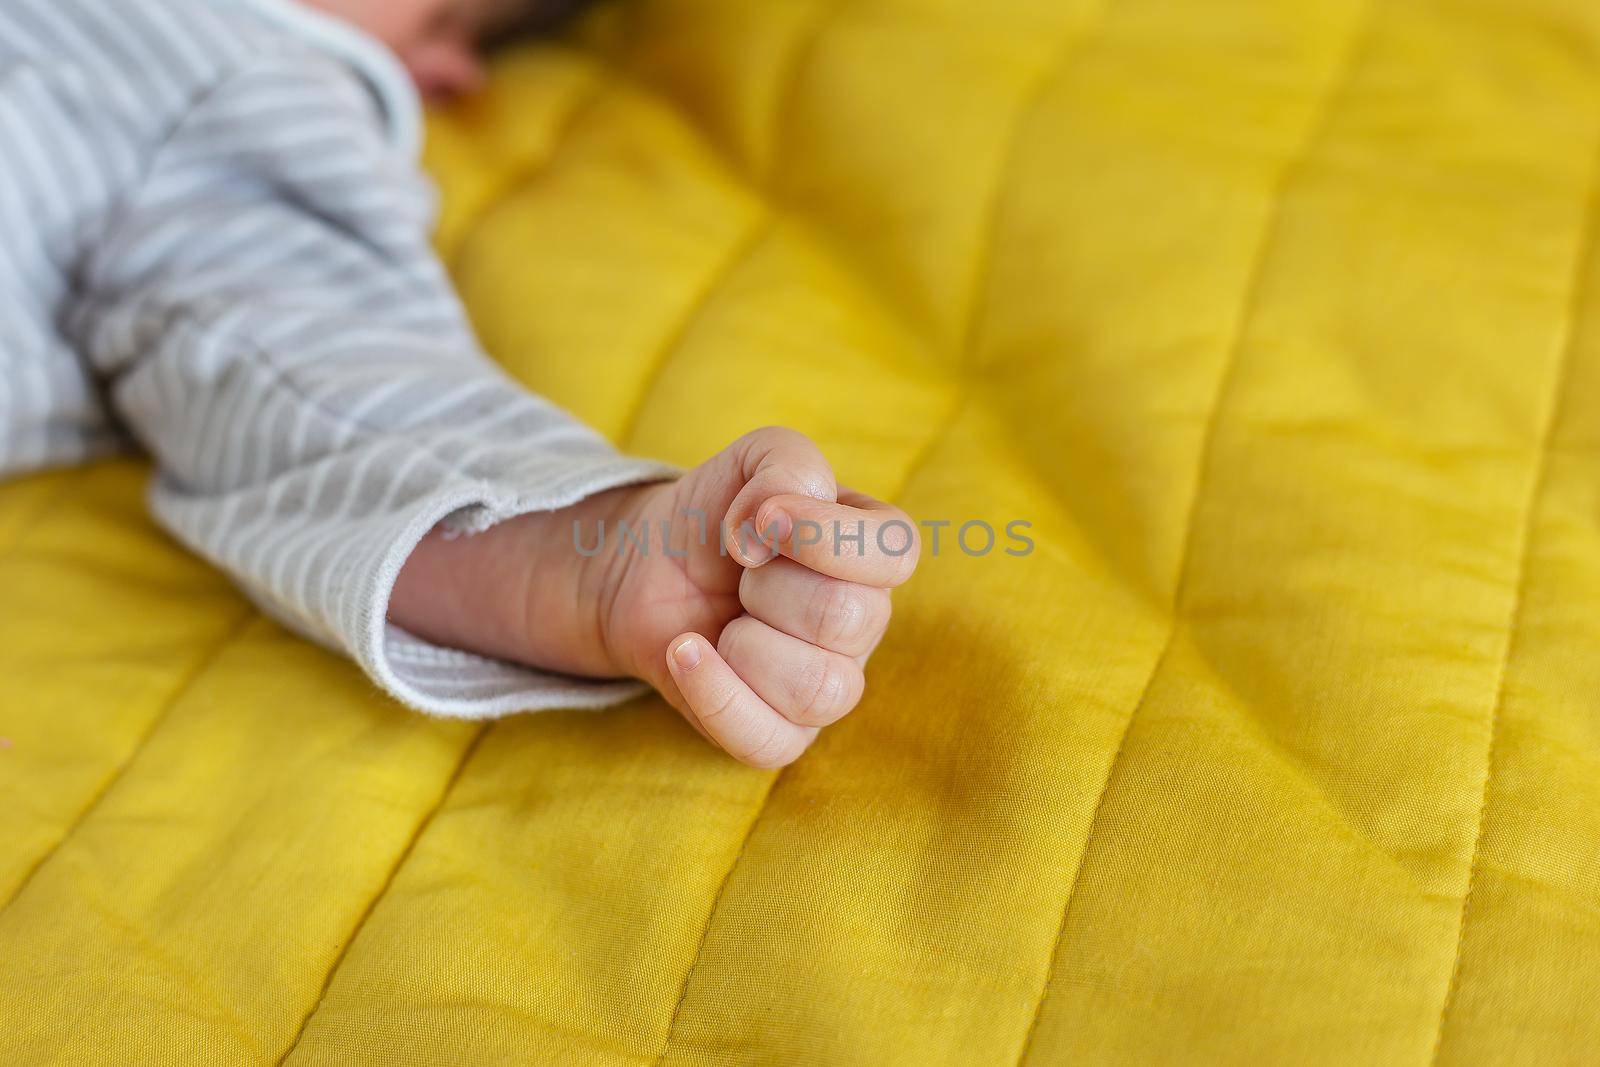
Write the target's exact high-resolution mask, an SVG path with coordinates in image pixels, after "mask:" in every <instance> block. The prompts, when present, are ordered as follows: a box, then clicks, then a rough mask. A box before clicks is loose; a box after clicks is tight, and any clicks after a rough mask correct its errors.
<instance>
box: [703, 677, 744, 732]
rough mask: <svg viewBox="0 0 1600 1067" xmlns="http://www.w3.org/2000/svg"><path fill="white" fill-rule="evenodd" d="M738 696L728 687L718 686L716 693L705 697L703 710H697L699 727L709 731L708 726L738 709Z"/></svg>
mask: <svg viewBox="0 0 1600 1067" xmlns="http://www.w3.org/2000/svg"><path fill="white" fill-rule="evenodd" d="M738 704H739V694H738V692H737V691H736V690H735V689H734V688H733V687H732V686H731V685H730V686H720V687H718V689H717V691H716V692H714V693H712V694H710V696H708V697H707V699H706V702H705V706H704V708H701V709H699V711H698V714H699V716H700V723H701V725H703V726H705V727H706V728H707V729H710V724H711V723H712V722H714V721H715V720H717V719H720V718H723V717H725V716H727V715H729V714H730V713H732V712H733V710H734V709H735V708H736V707H738Z"/></svg>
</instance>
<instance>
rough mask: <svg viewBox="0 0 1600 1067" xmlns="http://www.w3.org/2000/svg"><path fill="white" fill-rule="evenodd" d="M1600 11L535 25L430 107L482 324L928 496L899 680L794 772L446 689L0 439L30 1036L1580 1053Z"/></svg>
mask: <svg viewBox="0 0 1600 1067" xmlns="http://www.w3.org/2000/svg"><path fill="white" fill-rule="evenodd" d="M1597 56H1600V9H1597V8H1595V7H1594V5H1592V4H1585V3H1578V2H1576V0H1460V2H1453V3H1452V2H1444V0H1304V2H1296V3H1292V4H1291V3H1284V2H1283V0H1207V2H1203V3H1202V2H1196V0H1103V2H1097V0H842V2H836V0H632V2H627V3H619V4H615V5H613V6H610V7H607V8H604V9H602V10H601V11H599V12H597V14H596V16H595V17H593V18H591V19H589V20H588V21H587V22H586V23H585V24H584V25H583V27H582V29H581V31H580V33H579V34H578V35H577V37H576V38H575V39H574V40H573V41H571V42H569V43H566V44H562V45H559V46H548V47H541V48H536V49H524V50H522V51H520V52H518V53H515V54H513V55H511V56H508V57H507V58H506V59H505V60H504V61H503V63H502V64H501V65H500V67H499V69H498V72H497V76H496V78H495V80H494V83H493V86H492V88H491V90H490V91H489V92H488V93H487V94H486V96H485V97H484V98H483V99H482V100H480V101H476V102H474V103H472V104H470V105H469V106H467V107H464V108H462V109H460V110H458V111H457V112H454V113H452V114H450V115H448V116H445V117H442V118H441V119H440V120H439V121H438V122H437V123H436V126H435V129H434V131H433V132H434V137H433V142H432V148H431V155H432V164H433V167H434V170H435V171H436V173H437V174H438V175H439V177H440V179H441V182H442V184H443V187H444V190H445V208H446V210H445V218H444V226H443V230H442V233H441V238H440V240H441V246H442V248H443V249H444V251H445V253H446V255H447V256H448V257H449V258H450V261H451V263H452V267H453V269H454V271H455V273H456V276H457V277H458V279H459V282H460V284H461V286H462V289H463V292H464V293H465V296H466V299H467V301H468V303H469V304H470V306H471V308H472V309H473V311H474V313H475V315H476V317H477V319H478V321H479V323H480V325H481V329H482V332H483V335H484V338H485V340H486V342H487V343H488V345H489V346H490V348H491V349H492V350H493V351H494V352H495V353H496V354H497V355H498V356H499V357H500V358H502V359H503V360H504V361H505V362H506V363H507V364H508V365H509V366H510V367H511V368H512V369H513V370H514V371H515V373H517V374H518V375H520V376H521V377H522V378H523V379H524V380H525V381H527V382H528V384H529V385H531V386H532V387H534V388H535V389H538V390H540V391H541V392H544V393H546V394H548V395H549V396H551V397H553V398H554V399H555V400H557V401H558V402H560V403H562V404H565V405H567V406H569V407H571V408H572V409H574V410H575V411H577V412H578V413H579V414H581V415H582V416H584V417H586V418H587V419H589V420H591V421H592V422H593V423H595V424H596V425H598V426H599V427H601V428H602V429H604V430H605V431H606V432H608V433H609V434H611V435H613V436H614V437H615V438H616V439H618V440H619V441H621V442H622V443H624V444H625V445H626V446H628V447H629V448H631V449H634V450H637V451H640V452H643V453H647V454H652V455H656V456H660V457H664V458H667V459H670V460H674V461H678V462H683V463H692V462H696V461H698V460H699V459H701V458H703V457H705V456H706V455H708V454H709V453H710V452H712V451H713V450H715V449H717V448H719V447H720V446H722V445H724V444H725V443H727V442H728V441H729V440H731V439H732V438H734V437H735V436H737V435H738V434H739V433H741V432H742V431H744V430H747V429H749V428H751V427H752V426H756V425H760V424H763V423H774V422H775V423H787V424H790V425H793V426H796V427H798V428H800V429H802V430H805V431H807V432H809V433H811V434H812V435H814V436H815V437H816V438H817V439H818V440H820V441H821V442H822V444H823V445H824V447H825V448H826V449H827V451H828V452H829V454H830V455H831V456H832V457H833V458H834V459H835V460H836V462H837V466H838V468H839V470H840V471H841V474H842V476H843V477H844V479H845V480H846V481H848V482H851V483H854V484H856V485H857V486H858V487H860V488H862V489H864V490H867V491H870V492H874V493H877V494H880V495H885V496H889V497H892V498H894V499H895V500H897V501H898V502H899V503H901V504H902V505H903V506H905V507H906V508H907V509H908V510H910V511H911V512H912V513H913V514H915V515H916V516H918V517H919V518H921V519H924V520H930V521H936V522H949V523H951V524H952V525H950V526H949V527H943V528H941V544H940V550H939V552H938V553H937V554H936V555H934V556H933V558H929V559H928V560H927V561H926V563H925V564H924V567H923V569H922V572H921V574H920V575H919V577H918V579H917V580H916V582H915V583H914V584H913V585H911V586H909V587H907V588H906V589H905V590H904V591H903V593H902V594H901V595H900V596H899V599H898V610H899V615H898V619H897V622H896V625H895V627H894V628H893V629H892V630H891V633H890V636H889V638H888V640H887V642H886V643H885V644H884V646H883V647H882V649H881V651H880V652H879V654H878V655H877V657H876V658H875V659H874V661H873V663H872V666H871V669H870V671H869V685H870V688H869V695H868V698H867V700H866V702H865V703H864V705H863V706H862V707H861V709H860V710H859V711H858V712H857V713H856V714H855V715H854V716H853V717H852V718H850V719H849V720H848V721H847V722H845V723H844V724H842V725H840V726H839V727H837V728H835V729H832V730H830V731H828V732H826V733H825V735H824V736H823V738H822V740H821V741H820V742H819V744H818V745H817V746H816V747H815V748H814V749H813V751H812V752H811V754H810V755H808V756H807V757H806V758H805V759H804V760H802V761H801V762H800V763H799V764H797V765H796V766H794V767H793V768H791V769H789V770H786V771H784V772H782V773H780V774H777V775H771V774H763V773H759V772H755V771H750V770H746V769H743V768H741V767H739V766H737V765H735V764H733V763H732V762H731V761H729V760H727V759H725V758H721V757H719V756H717V755H716V754H714V753H713V752H712V751H710V750H709V749H708V748H707V747H706V746H705V745H704V744H702V743H701V742H700V740H699V739H698V738H697V737H696V736H695V735H694V734H693V733H692V732H691V731H690V730H689V729H688V728H687V727H685V726H684V725H682V724H681V723H680V722H679V721H677V719H676V717H675V716H674V715H673V714H672V713H671V712H669V711H668V710H667V708H666V707H665V706H664V705H663V704H662V703H660V702H659V701H657V700H641V701H639V702H637V703H635V704H632V705H630V706H628V707H625V708H622V709H619V710H615V711H611V712H606V713H599V714H595V713H566V712H557V713H551V714H545V715H539V716H531V717H521V718H517V719H513V720H508V721H505V722H503V723H499V724H496V725H492V726H488V727H479V726H476V725H472V724H461V723H441V722H433V721H427V720H424V719H422V718H419V717H416V716H413V715H410V714H407V713H405V712H403V711H402V710H400V709H399V708H397V707H395V706H393V705H391V704H390V703H388V702H386V701H385V700H383V699H382V698H380V697H379V696H377V695H376V694H375V693H374V691H373V690H372V688H371V687H370V686H369V685H368V684H367V683H366V682H364V681H363V680H362V679H361V678H360V677H359V676H358V675H357V674H356V672H355V671H354V670H353V669H352V668H351V667H350V666H349V665H347V664H345V663H343V662H341V661H339V660H337V659H335V658H334V657H332V656H330V655H328V654H326V653H324V652H321V651H319V650H317V649H315V648H312V647H311V646H309V645H307V644H305V643H303V642H301V641H299V640H296V639H294V638H292V637H290V636H288V635H287V634H285V633H284V632H283V631H281V630H280V629H279V628H278V627H276V626H275V625H273V624H271V623H269V622H267V621H264V620H263V619H261V618H260V617H259V616H257V615H256V614H254V613H253V612H252V611H251V610H250V609H249V608H248V607H247V606H246V604H245V603H244V601H243V600H242V599H241V598H240V597H239V596H238V595H237V594H236V593H234V592H233V591H231V590H230V589H229V587H228V586H227V584H226V583H225V582H224V581H223V580H222V579H221V578H220V577H219V576H217V575H216V574H214V573H212V572H210V571H208V570H207V569H206V568H205V567H204V566H203V565H201V564H200V563H198V562H196V561H195V560H193V559H191V558H189V557H188V556H186V555H185V554H184V553H183V552H181V551H180V550H178V549H177V548H176V547H175V546H174V545H173V544H171V543H170V542H169V541H167V540H166V539H165V538H164V537H163V536H161V535H160V534H159V533H158V532H157V531H156V530H154V529H153V528H152V527H151V525H150V524H149V522H148V521H147V520H146V519H145V517H144V515H143V511H142V508H141V503H140V499H139V494H140V490H141V485H142V483H143V481H144V480H145V478H146V476H147V475H146V471H145V470H144V468H143V467H142V466H140V465H138V464H136V463H134V462H131V461H130V462H125V463H112V464H107V465H101V466H98V467H94V468H91V469H88V470H84V471H74V472H66V473H59V474H52V475H48V476H43V477H37V478H33V479H29V480H25V481H22V482H18V483H14V484H11V485H9V486H6V487H4V488H3V489H0V1062H4V1063H7V1064H32V1063H45V1062H73V1063H107V1064H114V1063H136V1062H149V1063H155V1062H161V1063H178V1062H193V1063H204V1064H224V1063H241V1064H245V1063H251V1064H254V1063H276V1062H279V1061H280V1060H283V1059H286V1060H287V1062H288V1063H291V1064H341V1065H342V1064H349V1063H362V1062H382V1063H417V1064H422V1063H429V1064H460V1063H496V1062H507V1063H509V1062H523V1063H544V1064H579V1063H594V1064H635V1063H639V1064H650V1063H658V1062H665V1063H674V1064H675V1063H685V1064H687V1063H707V1064H709V1063H715V1064H747V1063H808V1064H809V1063H815V1064H860V1065H863V1067H866V1065H872V1067H877V1065H882V1064H904V1065H914V1067H924V1065H934V1064H950V1065H963V1067H964V1065H968V1064H1004V1065H1008V1067H1009V1065H1011V1064H1021V1065H1023V1067H1029V1065H1038V1064H1068V1063H1074V1064H1075V1063H1128V1064H1141V1063H1163V1062H1166V1063H1170V1062H1201V1063H1247V1064H1257V1063H1293V1064H1312V1063H1362V1064H1365V1063H1385V1064H1389V1063H1392V1064H1416V1065H1422V1064H1428V1063H1430V1062H1435V1061H1437V1062H1443V1063H1452V1064H1454V1063H1483V1064H1498V1063H1507V1062H1513V1061H1516V1062H1528V1063H1540V1064H1546V1063H1556V1062H1572V1063H1581V1062H1595V1061H1596V1060H1597V1059H1600V656H1597V649H1600V272H1597V271H1596V257H1597V254H1600V252H1597V247H1596V240H1595V230H1596V225H1597V224H1596V220H1595V215H1596V204H1597V193H1596V190H1597V187H1600V176H1597V159H1600V59H1597ZM1013 520H1021V521H1024V522H1028V523H1031V524H1032V525H1031V526H1030V527H1028V528H1027V533H1028V535H1029V536H1030V537H1031V538H1032V539H1033V541H1034V543H1035V546H1036V547H1035V550H1034V551H1033V552H1032V553H1031V554H1028V555H1025V556H1011V555H1007V554H1006V553H1005V551H1004V549H1005V548H1006V547H1014V545H1012V544H1011V543H1010V542H1008V541H1007V540H1006V539H1005V537H1004V532H1003V531H1004V527H1005V525H1006V524H1007V523H1009V522H1011V521H1013ZM978 521H981V522H986V523H988V524H990V525H991V526H992V527H994V528H995V529H996V530H997V531H1000V540H999V543H998V545H997V547H996V548H995V549H994V550H993V551H990V552H988V553H986V554H968V553H967V552H966V551H963V548H962V546H961V541H960V539H959V538H958V533H959V529H960V527H961V526H962V525H963V524H965V523H969V522H978ZM930 540H931V539H930ZM983 540H984V538H983V534H982V527H977V526H974V527H971V528H969V529H968V531H967V540H966V544H967V546H968V548H972V549H976V548H981V547H982V545H983Z"/></svg>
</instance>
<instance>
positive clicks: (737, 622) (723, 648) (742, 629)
mask: <svg viewBox="0 0 1600 1067" xmlns="http://www.w3.org/2000/svg"><path fill="white" fill-rule="evenodd" d="M752 621H753V620H751V619H749V618H748V617H746V616H740V617H739V618H737V619H734V620H733V621H732V622H730V623H728V625H726V626H724V627H723V628H722V633H721V634H720V635H718V637H717V655H719V656H721V657H722V658H723V659H724V660H726V661H727V662H728V663H729V664H730V665H731V664H732V663H733V661H734V660H736V659H738V658H739V649H740V647H741V646H743V644H744V643H745V641H746V640H748V636H747V635H748V633H749V623H751V622H752Z"/></svg>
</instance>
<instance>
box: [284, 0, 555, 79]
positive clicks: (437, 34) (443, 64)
mask: <svg viewBox="0 0 1600 1067" xmlns="http://www.w3.org/2000/svg"><path fill="white" fill-rule="evenodd" d="M305 2H306V3H308V4H310V5H311V6H312V7H315V8H320V9H321V10H322V11H324V12H326V13H328V14H330V15H333V16H335V17H336V18H340V19H343V20H344V21H346V22H349V23H353V24H354V25H356V26H358V27H360V28H361V29H363V30H365V31H366V32H367V33H369V34H371V35H372V36H373V37H376V38H377V39H378V40H380V41H382V42H383V43H384V44H386V45H388V46H389V47H390V48H391V49H392V50H393V51H394V53H395V55H397V56H398V57H399V58H400V61H401V62H402V63H404V64H405V66H406V69H407V70H409V71H410V72H411V77H412V78H413V79H414V80H415V81H416V83H417V88H418V89H420V90H421V91H422V94H423V95H424V96H426V97H428V98H429V99H431V100H438V99H442V98H445V97H451V96H456V95H458V94H460V93H464V92H468V91H470V90H471V89H474V88H476V87H477V86H478V84H479V83H480V82H482V81H483V60H482V50H483V48H484V46H485V45H486V44H487V43H489V42H490V41H492V40H494V39H495V38H497V37H499V36H502V35H503V34H505V33H508V32H510V31H511V30H513V29H516V28H518V27H520V26H523V25H534V26H537V25H539V24H541V23H544V24H548V23H551V22H554V21H556V20H557V19H559V18H561V17H563V16H565V15H567V14H569V13H570V12H571V11H572V10H574V9H575V8H577V7H578V6H579V4H580V3H581V0H305Z"/></svg>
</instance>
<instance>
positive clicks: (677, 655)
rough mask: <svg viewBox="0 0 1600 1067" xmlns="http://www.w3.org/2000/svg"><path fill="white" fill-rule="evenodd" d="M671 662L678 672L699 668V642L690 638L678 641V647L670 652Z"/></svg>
mask: <svg viewBox="0 0 1600 1067" xmlns="http://www.w3.org/2000/svg"><path fill="white" fill-rule="evenodd" d="M672 660H673V662H674V663H676V664H677V665H678V669H679V670H683V671H692V670H694V669H695V668H696V667H698V666H700V642H699V641H696V640H695V639H694V638H692V637H691V638H688V639H687V640H685V641H680V642H679V643H678V647H677V648H675V649H673V650H672Z"/></svg>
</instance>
